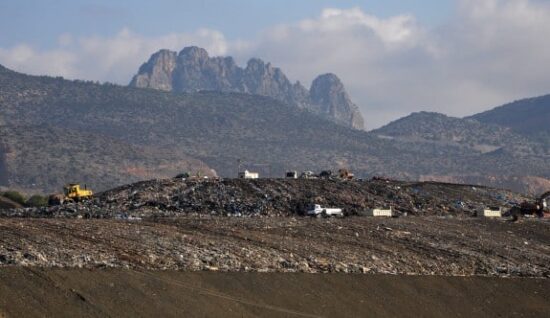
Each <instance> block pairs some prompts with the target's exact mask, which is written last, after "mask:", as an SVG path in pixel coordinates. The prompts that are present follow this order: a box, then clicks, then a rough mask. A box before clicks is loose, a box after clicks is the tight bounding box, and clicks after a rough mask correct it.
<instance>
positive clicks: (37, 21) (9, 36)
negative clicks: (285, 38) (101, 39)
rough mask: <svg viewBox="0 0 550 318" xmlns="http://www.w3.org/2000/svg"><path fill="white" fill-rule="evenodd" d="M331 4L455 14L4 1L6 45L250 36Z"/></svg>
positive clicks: (443, 9)
mask: <svg viewBox="0 0 550 318" xmlns="http://www.w3.org/2000/svg"><path fill="white" fill-rule="evenodd" d="M326 7H338V8H350V7H360V8H362V9H363V10H364V11H365V12H370V13H372V14H374V15H376V16H379V17H389V16H392V15H398V14H402V13H410V14H413V15H415V16H416V17H417V18H418V19H419V20H421V21H423V22H424V23H426V24H437V23H439V22H441V21H442V20H444V19H445V18H446V17H447V16H448V15H449V12H450V10H451V7H452V1H451V0H423V1H422V0H421V1H418V0H416V1H413V0H385V1H367V0H365V1H349V0H341V1H328V0H300V1H296V0H272V1H265V0H223V1H222V0H217V1H216V0H203V1H176V0H165V1H135V0H134V1H132V0H118V1H106V0H101V1H86V0H72V1H71V0H2V2H0V46H12V45H16V44H18V43H20V42H25V43H30V44H32V45H34V46H37V47H45V48H48V47H53V46H55V44H56V43H57V42H56V41H57V38H58V36H59V35H60V34H63V33H67V32H70V33H71V34H73V35H76V36H86V35H110V34H113V33H116V32H118V31H119V30H120V29H122V28H123V27H127V28H129V29H131V30H133V31H135V32H138V33H140V34H143V35H148V36H155V35H161V34H165V33H169V32H184V31H192V30H195V29H198V28H202V27H208V28H212V29H217V30H223V32H224V34H225V35H226V36H227V37H228V38H230V39H237V38H248V37H251V36H254V35H255V34H256V33H257V32H258V31H259V30H262V29H265V28H267V27H269V26H272V25H276V24H280V23H289V22H292V21H296V20H300V19H303V18H306V17H314V16H316V15H318V14H319V12H320V11H321V10H322V9H323V8H326Z"/></svg>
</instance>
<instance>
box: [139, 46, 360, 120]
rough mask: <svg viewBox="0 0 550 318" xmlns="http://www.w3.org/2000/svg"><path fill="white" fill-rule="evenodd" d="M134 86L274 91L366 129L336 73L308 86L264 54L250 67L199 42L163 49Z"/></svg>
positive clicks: (142, 70)
mask: <svg viewBox="0 0 550 318" xmlns="http://www.w3.org/2000/svg"><path fill="white" fill-rule="evenodd" d="M130 86H133V87H144V88H156V89H161V90H167V91H175V92H193V91H198V90H213V91H222V92H240V93H249V94H256V95H263V96H269V97H272V98H274V99H277V100H279V101H282V102H285V103H287V104H289V105H293V106H296V107H299V108H305V109H308V110H310V111H312V112H315V113H318V114H320V115H322V116H324V117H327V118H329V119H331V120H333V121H334V122H337V123H339V124H342V125H345V126H348V127H353V128H356V129H364V123H363V117H362V116H361V113H360V112H359V109H358V107H357V106H356V105H355V104H353V102H352V101H351V99H350V97H349V95H348V94H347V92H346V90H345V89H344V85H343V84H342V82H341V81H340V79H339V78H338V77H337V76H336V75H334V74H324V75H321V76H319V77H318V78H317V79H315V81H314V82H313V84H312V86H311V91H308V90H307V89H306V88H305V87H303V86H302V84H300V83H299V82H296V83H295V84H292V83H291V82H290V81H289V80H288V78H287V77H286V75H285V74H284V73H283V71H282V70H281V69H280V68H278V67H273V66H272V65H271V63H266V62H264V61H263V60H261V59H259V58H251V59H250V60H249V61H248V63H247V65H246V67H245V68H241V67H239V66H237V65H236V63H235V61H234V60H233V58H232V57H209V55H208V52H207V51H206V50H205V49H203V48H199V47H196V46H191V47H186V48H184V49H183V50H181V51H180V52H179V54H177V55H176V52H172V51H168V50H160V51H159V52H157V53H155V54H153V55H152V56H151V58H150V59H149V61H148V62H147V63H145V64H143V65H142V66H141V67H140V69H139V72H138V74H137V75H135V76H134V78H133V79H132V81H131V82H130Z"/></svg>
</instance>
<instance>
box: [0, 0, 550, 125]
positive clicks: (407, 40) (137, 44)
mask: <svg viewBox="0 0 550 318" xmlns="http://www.w3.org/2000/svg"><path fill="white" fill-rule="evenodd" d="M549 26H550V3H548V2H545V1H542V0H457V5H456V10H455V13H454V15H453V16H452V17H451V18H450V19H449V20H448V21H447V22H446V23H444V24H442V25H439V26H437V27H426V26H423V25H422V24H421V23H419V21H417V20H416V19H415V17H414V16H411V15H408V14H404V15H397V16H393V17H389V18H380V17H377V16H374V15H371V14H368V13H366V12H364V11H363V10H361V9H360V8H351V9H338V8H327V9H325V10H323V11H322V12H321V13H320V14H319V16H318V17H316V18H310V19H304V20H301V21H296V22H295V23H290V24H282V25H277V26H273V27H271V28H268V29H266V30H263V31H261V32H260V33H259V34H258V36H257V37H256V38H254V39H244V40H242V39H241V40H235V41H228V40H226V39H225V37H224V35H223V34H222V33H221V32H219V31H215V30H211V29H201V30H198V31H196V32H193V33H178V34H176V33H174V34H166V35H163V36H159V37H145V36H141V35H139V34H135V33H133V32H131V31H130V30H128V29H123V30H121V31H120V32H119V33H117V34H115V35H113V36H103V37H99V36H94V37H82V38H76V37H74V36H72V35H71V34H62V35H60V37H59V40H58V42H59V43H58V44H59V46H58V48H56V49H53V50H39V49H35V48H32V47H31V46H29V45H26V44H21V45H18V46H15V47H11V48H4V49H2V48H0V63H1V64H4V65H6V66H8V67H11V68H13V69H16V70H19V71H23V72H26V73H31V74H49V75H61V76H65V77H68V78H81V79H90V80H100V81H113V82H117V83H121V84H126V83H128V81H129V80H130V78H131V76H132V75H133V74H134V73H135V72H136V71H137V68H138V67H139V65H140V64H141V63H143V62H144V61H146V60H147V59H148V58H149V56H150V55H151V54H152V53H153V52H155V51H157V50H159V49H161V48H168V49H172V50H178V51H179V50H180V49H182V48H183V47H185V46H189V45H198V46H202V47H204V48H206V49H207V50H208V51H209V53H210V54H211V55H225V54H230V55H233V56H235V57H236V58H237V61H239V62H240V63H243V64H244V62H245V61H246V60H247V59H248V58H250V57H260V58H262V59H264V60H266V61H271V62H272V63H273V64H274V65H276V66H280V67H281V68H282V69H283V70H284V72H285V73H286V74H287V75H288V76H289V78H290V79H293V80H301V81H302V82H303V83H309V82H310V81H311V80H312V79H313V78H314V77H315V76H316V75H318V74H320V73H325V72H334V73H336V74H337V75H338V76H339V77H340V78H342V80H343V82H344V84H345V85H346V87H347V88H348V91H349V93H350V95H351V97H352V99H353V100H354V101H355V102H356V103H357V104H358V105H359V106H360V108H361V109H362V111H363V114H364V116H365V118H366V120H367V125H368V127H369V128H374V127H376V126H379V125H381V124H384V123H386V122H387V121H389V120H391V119H395V118H396V117H397V116H402V115H406V114H408V113H410V112H412V111H419V110H432V111H439V112H444V113H447V114H450V115H457V116H462V115H469V114H472V113H475V112H478V111H482V110H485V109H487V108H488V107H491V106H497V105H499V104H501V103H505V102H508V101H511V100H513V99H517V98H521V97H528V96H534V95H538V94H543V93H550V85H549V84H548V83H550V72H548V67H549V66H550V41H548V40H547V37H548V33H549V32H550V29H549Z"/></svg>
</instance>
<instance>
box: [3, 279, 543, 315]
mask: <svg viewBox="0 0 550 318" xmlns="http://www.w3.org/2000/svg"><path fill="white" fill-rule="evenodd" d="M549 295H550V281H549V280H544V279H542V280H541V279H494V278H493V279H491V278H481V277H477V278H465V277H410V276H409V277H406V276H385V275H361V276H358V275H311V274H252V273H186V272H174V271H166V272H141V271H140V272H138V271H131V270H94V271H89V270H38V269H25V268H3V269H1V270H0V316H2V317H3V316H6V317H44V316H49V317H106V316H109V317H143V316H145V317H504V316H521V317H548V313H549V312H550V297H549Z"/></svg>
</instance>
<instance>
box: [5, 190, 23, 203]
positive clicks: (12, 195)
mask: <svg viewBox="0 0 550 318" xmlns="http://www.w3.org/2000/svg"><path fill="white" fill-rule="evenodd" d="M2 196H4V197H6V198H8V199H10V200H12V201H13V202H16V203H19V204H21V205H25V203H26V200H25V196H23V194H21V193H19V192H17V191H13V190H10V191H6V192H4V193H2Z"/></svg>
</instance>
